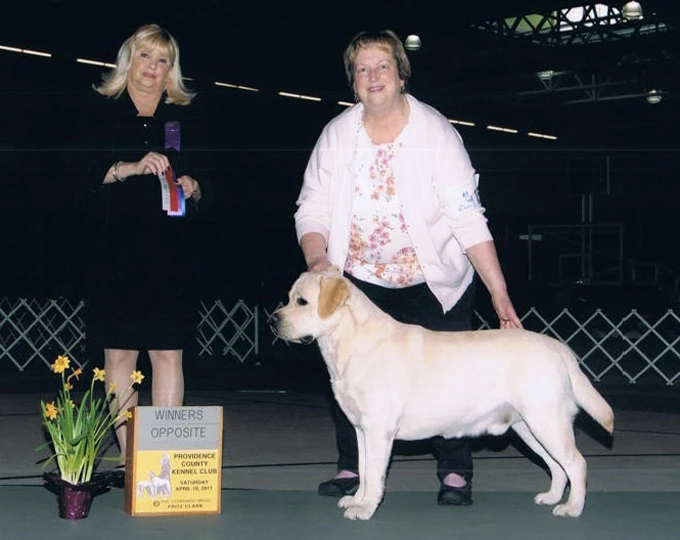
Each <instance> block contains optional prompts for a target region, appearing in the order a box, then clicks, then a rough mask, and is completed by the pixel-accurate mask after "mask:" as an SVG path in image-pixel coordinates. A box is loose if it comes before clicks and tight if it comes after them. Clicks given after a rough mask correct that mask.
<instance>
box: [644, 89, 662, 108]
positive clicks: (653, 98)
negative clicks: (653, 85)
mask: <svg viewBox="0 0 680 540" xmlns="http://www.w3.org/2000/svg"><path fill="white" fill-rule="evenodd" d="M662 97H663V96H662V95H661V92H659V91H658V90H650V91H649V92H647V98H646V99H647V103H649V104H650V105H656V104H657V103H659V101H661V98H662Z"/></svg>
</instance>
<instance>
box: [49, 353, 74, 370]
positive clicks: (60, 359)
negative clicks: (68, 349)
mask: <svg viewBox="0 0 680 540" xmlns="http://www.w3.org/2000/svg"><path fill="white" fill-rule="evenodd" d="M70 362H71V361H70V360H69V358H68V356H57V359H56V360H55V361H54V364H52V371H54V372H55V373H64V370H65V369H66V368H67V367H68V365H69V363H70Z"/></svg>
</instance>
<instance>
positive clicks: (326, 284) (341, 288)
mask: <svg viewBox="0 0 680 540" xmlns="http://www.w3.org/2000/svg"><path fill="white" fill-rule="evenodd" d="M348 298H349V285H348V284H347V282H346V281H345V280H344V279H343V278H340V277H322V278H321V291H320V292H319V317H321V318H322V319H326V318H328V317H330V316H331V315H332V314H333V312H334V311H335V310H336V309H338V308H339V307H340V306H341V305H343V304H344V303H345V302H346V301H347V299H348Z"/></svg>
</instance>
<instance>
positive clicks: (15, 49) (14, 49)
mask: <svg viewBox="0 0 680 540" xmlns="http://www.w3.org/2000/svg"><path fill="white" fill-rule="evenodd" d="M0 50H3V51H9V52H16V53H23V54H31V55H33V56H43V57H45V58H52V54H51V53H47V52H42V51H34V50H31V49H20V48H18V47H8V46H7V45H0Z"/></svg>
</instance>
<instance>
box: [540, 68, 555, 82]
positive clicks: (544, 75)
mask: <svg viewBox="0 0 680 540" xmlns="http://www.w3.org/2000/svg"><path fill="white" fill-rule="evenodd" d="M537 75H538V78H539V79H541V80H542V81H543V82H548V81H550V80H552V78H553V76H554V75H555V72H554V71H553V70H552V69H547V70H545V71H539V72H538V73H537Z"/></svg>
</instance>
